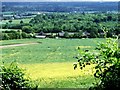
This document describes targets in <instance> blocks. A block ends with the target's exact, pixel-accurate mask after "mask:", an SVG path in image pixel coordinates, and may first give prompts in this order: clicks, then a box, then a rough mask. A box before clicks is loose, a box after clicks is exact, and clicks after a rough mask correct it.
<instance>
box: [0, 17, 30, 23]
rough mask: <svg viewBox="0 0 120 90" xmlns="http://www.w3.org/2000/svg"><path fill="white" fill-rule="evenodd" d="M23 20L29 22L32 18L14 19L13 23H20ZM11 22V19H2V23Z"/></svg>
mask: <svg viewBox="0 0 120 90" xmlns="http://www.w3.org/2000/svg"><path fill="white" fill-rule="evenodd" d="M21 20H22V21H23V22H24V23H29V22H30V20H31V18H25V19H15V20H12V22H11V24H20V21H21ZM6 23H9V20H2V22H1V23H0V24H6Z"/></svg>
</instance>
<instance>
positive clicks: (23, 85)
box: [1, 62, 37, 90]
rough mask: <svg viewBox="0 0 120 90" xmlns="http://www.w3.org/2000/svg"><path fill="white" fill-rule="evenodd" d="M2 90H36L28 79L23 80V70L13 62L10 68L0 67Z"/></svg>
mask: <svg viewBox="0 0 120 90" xmlns="http://www.w3.org/2000/svg"><path fill="white" fill-rule="evenodd" d="M1 72H2V88H3V90H31V89H37V85H35V84H34V83H33V82H32V81H31V80H30V79H29V78H25V73H24V70H23V69H21V68H20V67H18V65H17V64H16V63H15V62H13V63H11V64H10V66H5V65H3V66H1Z"/></svg>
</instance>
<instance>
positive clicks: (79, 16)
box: [2, 13, 120, 38]
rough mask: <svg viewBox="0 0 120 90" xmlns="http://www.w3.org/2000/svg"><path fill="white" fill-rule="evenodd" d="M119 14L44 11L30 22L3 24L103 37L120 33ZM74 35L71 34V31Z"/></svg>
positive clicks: (8, 26) (28, 30) (24, 29)
mask: <svg viewBox="0 0 120 90" xmlns="http://www.w3.org/2000/svg"><path fill="white" fill-rule="evenodd" d="M118 21H120V19H119V18H118V14H112V13H111V14H110V13H109V14H107V13H95V14H85V13H44V14H39V15H37V16H36V17H34V18H33V19H31V21H30V22H29V23H24V22H23V21H22V20H21V21H20V23H19V24H12V21H9V23H6V24H4V25H3V27H2V28H4V29H21V30H22V32H25V33H27V34H29V33H39V32H44V33H59V32H62V31H64V32H65V35H64V36H65V38H66V35H67V37H68V38H72V37H75V38H83V37H88V38H103V37H104V36H105V35H106V37H113V36H114V35H118V34H120V30H119V27H120V25H119V24H118ZM71 32H72V33H74V35H69V33H71Z"/></svg>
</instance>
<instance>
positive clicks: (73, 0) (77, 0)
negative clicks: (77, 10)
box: [2, 0, 119, 2]
mask: <svg viewBox="0 0 120 90" xmlns="http://www.w3.org/2000/svg"><path fill="white" fill-rule="evenodd" d="M118 1H119V0H17V1H16V0H2V2H118Z"/></svg>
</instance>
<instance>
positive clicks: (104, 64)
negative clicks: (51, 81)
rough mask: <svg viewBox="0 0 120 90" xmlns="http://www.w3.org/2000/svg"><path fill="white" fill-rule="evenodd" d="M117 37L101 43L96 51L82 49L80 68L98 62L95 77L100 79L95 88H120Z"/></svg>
mask: <svg viewBox="0 0 120 90" xmlns="http://www.w3.org/2000/svg"><path fill="white" fill-rule="evenodd" d="M118 40H119V39H118V38H117V39H108V40H107V41H106V43H99V44H98V46H97V48H96V50H95V51H92V52H91V51H89V50H85V51H83V50H81V49H80V48H78V49H79V51H80V58H79V60H78V62H79V65H80V69H83V68H84V67H85V66H86V65H90V64H91V63H92V64H96V66H95V70H96V72H95V74H94V76H95V78H98V79H99V80H100V81H99V82H98V83H96V85H95V87H94V88H91V89H96V90H101V89H105V90H108V89H113V88H114V89H118V88H120V48H119V44H118Z"/></svg>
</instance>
